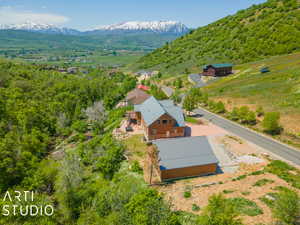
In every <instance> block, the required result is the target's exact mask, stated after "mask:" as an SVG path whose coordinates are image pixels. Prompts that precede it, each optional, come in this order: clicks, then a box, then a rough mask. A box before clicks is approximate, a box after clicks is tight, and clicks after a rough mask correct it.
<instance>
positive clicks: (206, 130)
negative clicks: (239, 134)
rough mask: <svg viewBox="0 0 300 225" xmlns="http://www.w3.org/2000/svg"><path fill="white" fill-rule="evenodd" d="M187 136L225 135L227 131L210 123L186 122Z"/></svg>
mask: <svg viewBox="0 0 300 225" xmlns="http://www.w3.org/2000/svg"><path fill="white" fill-rule="evenodd" d="M186 126H187V136H192V137H194V136H215V135H225V134H228V132H227V131H226V130H224V129H222V128H220V127H218V126H215V125H213V124H212V123H203V124H199V125H198V124H192V123H187V124H186Z"/></svg>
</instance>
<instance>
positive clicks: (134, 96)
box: [126, 88, 150, 105]
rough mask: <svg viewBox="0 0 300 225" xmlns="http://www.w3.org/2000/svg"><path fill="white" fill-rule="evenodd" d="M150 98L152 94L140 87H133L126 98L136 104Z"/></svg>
mask: <svg viewBox="0 0 300 225" xmlns="http://www.w3.org/2000/svg"><path fill="white" fill-rule="evenodd" d="M148 98H150V95H148V94H147V93H146V92H144V91H142V90H140V89H138V88H135V89H133V90H132V91H130V92H129V93H128V94H127V96H126V100H127V101H130V102H131V104H134V105H136V104H142V103H143V102H144V101H145V100H146V99H148Z"/></svg>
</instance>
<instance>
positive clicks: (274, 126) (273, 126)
mask: <svg viewBox="0 0 300 225" xmlns="http://www.w3.org/2000/svg"><path fill="white" fill-rule="evenodd" d="M279 120H280V114H279V112H268V113H266V115H265V117H264V119H263V121H262V126H263V129H264V131H265V132H266V133H269V134H272V135H276V134H279V133H280V132H281V127H280V125H279Z"/></svg>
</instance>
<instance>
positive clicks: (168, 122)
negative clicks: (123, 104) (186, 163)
mask: <svg viewBox="0 0 300 225" xmlns="http://www.w3.org/2000/svg"><path fill="white" fill-rule="evenodd" d="M134 111H135V114H136V116H135V118H136V120H137V123H138V124H140V125H141V126H142V128H143V130H144V136H145V138H146V140H147V141H151V140H155V139H161V138H174V137H184V136H185V122H184V115H183V111H182V109H181V108H180V107H178V106H176V105H174V103H173V101H171V100H163V101H158V100H156V99H155V98H154V97H153V96H151V97H150V98H148V99H147V100H146V101H145V102H143V103H142V104H140V105H135V106H134Z"/></svg>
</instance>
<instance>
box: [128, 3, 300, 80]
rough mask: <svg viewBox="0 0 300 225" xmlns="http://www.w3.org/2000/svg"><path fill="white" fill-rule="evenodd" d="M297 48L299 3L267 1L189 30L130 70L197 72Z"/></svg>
mask: <svg viewBox="0 0 300 225" xmlns="http://www.w3.org/2000/svg"><path fill="white" fill-rule="evenodd" d="M296 51H300V2H299V1H297V0H268V1H267V2H265V3H262V4H259V5H253V6H252V7H250V8H248V9H245V10H240V11H239V12H237V13H236V14H234V15H230V16H227V17H224V18H223V19H220V20H218V21H216V22H213V23H211V24H209V25H207V26H204V27H200V28H198V29H196V30H193V31H191V32H190V33H189V34H187V35H184V36H182V37H180V38H178V39H176V40H174V41H172V42H171V43H167V44H166V45H164V46H163V47H162V48H159V49H156V50H155V51H153V52H152V53H150V54H148V55H146V56H144V57H142V58H141V59H140V60H138V61H137V62H136V63H135V64H134V65H131V66H130V67H131V68H130V69H132V70H139V69H155V70H161V71H162V72H166V73H176V74H178V73H182V72H185V73H188V72H199V70H200V67H201V66H202V65H204V64H207V63H225V62H231V63H237V64H240V63H246V62H251V61H255V60H260V59H263V58H267V57H270V56H275V55H282V54H289V53H292V52H296Z"/></svg>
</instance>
